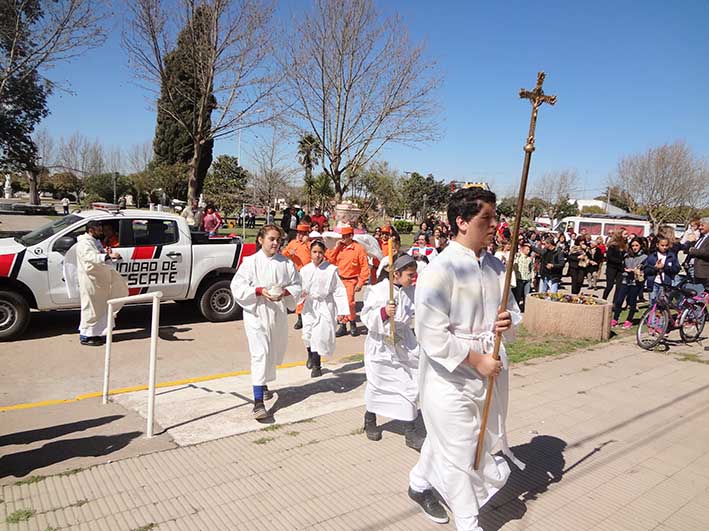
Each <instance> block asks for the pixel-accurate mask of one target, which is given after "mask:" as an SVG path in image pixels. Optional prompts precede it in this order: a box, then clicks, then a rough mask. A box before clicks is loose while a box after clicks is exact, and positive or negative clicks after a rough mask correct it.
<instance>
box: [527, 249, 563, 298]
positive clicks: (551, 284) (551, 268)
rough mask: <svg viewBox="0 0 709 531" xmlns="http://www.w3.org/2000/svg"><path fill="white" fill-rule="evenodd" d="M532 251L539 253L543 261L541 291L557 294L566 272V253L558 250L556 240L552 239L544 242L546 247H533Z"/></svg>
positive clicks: (540, 271)
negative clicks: (562, 275) (563, 274)
mask: <svg viewBox="0 0 709 531" xmlns="http://www.w3.org/2000/svg"><path fill="white" fill-rule="evenodd" d="M532 250H533V251H534V252H535V253H537V254H538V255H539V257H540V259H541V264H540V267H539V275H540V276H541V278H542V281H541V283H540V284H539V291H540V292H541V293H544V292H546V291H551V292H552V293H556V292H557V291H559V283H560V282H561V274H562V271H563V270H564V251H563V250H562V249H557V248H556V244H555V243H554V238H552V237H547V238H546V239H545V240H544V247H536V246H534V245H533V246H532Z"/></svg>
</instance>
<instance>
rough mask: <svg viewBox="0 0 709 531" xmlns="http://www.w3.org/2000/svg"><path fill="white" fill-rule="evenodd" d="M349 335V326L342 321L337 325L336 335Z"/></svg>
mask: <svg viewBox="0 0 709 531" xmlns="http://www.w3.org/2000/svg"><path fill="white" fill-rule="evenodd" d="M346 335H347V327H346V326H345V323H340V326H338V327H337V331H336V332H335V337H342V336H346Z"/></svg>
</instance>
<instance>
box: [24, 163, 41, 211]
mask: <svg viewBox="0 0 709 531" xmlns="http://www.w3.org/2000/svg"><path fill="white" fill-rule="evenodd" d="M26 173H27V182H28V183H29V187H30V205H39V204H40V201H39V173H37V172H34V171H29V170H28V171H27V172H26Z"/></svg>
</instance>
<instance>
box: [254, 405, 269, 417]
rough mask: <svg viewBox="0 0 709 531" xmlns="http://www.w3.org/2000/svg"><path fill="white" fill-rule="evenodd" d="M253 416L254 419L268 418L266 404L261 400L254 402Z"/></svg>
mask: <svg viewBox="0 0 709 531" xmlns="http://www.w3.org/2000/svg"><path fill="white" fill-rule="evenodd" d="M253 416H254V418H255V419H256V420H264V419H267V418H268V411H266V406H265V405H264V403H263V402H261V401H258V402H254V411H253Z"/></svg>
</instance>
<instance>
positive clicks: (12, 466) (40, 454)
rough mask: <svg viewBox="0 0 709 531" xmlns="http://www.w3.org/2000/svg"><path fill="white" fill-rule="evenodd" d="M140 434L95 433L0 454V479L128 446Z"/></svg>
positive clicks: (105, 453) (107, 453) (97, 455)
mask: <svg viewBox="0 0 709 531" xmlns="http://www.w3.org/2000/svg"><path fill="white" fill-rule="evenodd" d="M141 435H142V432H140V431H132V432H128V433H119V434H118V435H94V436H92V437H81V438H78V439H64V440H60V441H54V442H50V443H47V444H45V445H44V446H42V447H41V448H36V449H34V450H26V451H24V452H16V453H14V454H9V455H4V456H2V457H0V471H1V472H0V478H4V477H7V476H15V477H23V476H26V475H27V474H29V473H30V472H32V471H33V470H35V469H38V468H44V467H47V466H50V465H54V464H56V463H60V462H62V461H66V460H67V459H73V458H75V457H99V456H102V455H109V454H111V453H113V452H116V451H118V450H120V449H122V448H125V447H126V446H128V444H129V443H130V442H131V441H132V440H133V439H136V438H138V437H140V436H141Z"/></svg>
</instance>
